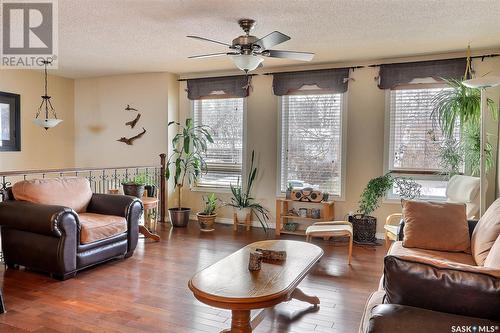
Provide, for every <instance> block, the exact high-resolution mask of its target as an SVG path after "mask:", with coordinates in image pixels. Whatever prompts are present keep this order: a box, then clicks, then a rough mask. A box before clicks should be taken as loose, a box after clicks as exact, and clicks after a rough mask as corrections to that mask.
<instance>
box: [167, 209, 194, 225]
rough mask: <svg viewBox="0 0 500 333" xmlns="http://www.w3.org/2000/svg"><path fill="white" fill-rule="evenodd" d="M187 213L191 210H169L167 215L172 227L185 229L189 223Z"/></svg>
mask: <svg viewBox="0 0 500 333" xmlns="http://www.w3.org/2000/svg"><path fill="white" fill-rule="evenodd" d="M189 213H191V208H184V207H182V208H169V209H168V215H169V217H170V223H172V226H173V227H177V228H185V227H187V225H188V223H189Z"/></svg>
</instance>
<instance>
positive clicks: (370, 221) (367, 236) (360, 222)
mask: <svg viewBox="0 0 500 333" xmlns="http://www.w3.org/2000/svg"><path fill="white" fill-rule="evenodd" d="M352 228H353V233H354V242H355V243H357V244H377V238H376V237H375V234H376V233H377V219H376V218H375V217H373V216H368V215H362V214H357V215H354V216H353V217H352Z"/></svg>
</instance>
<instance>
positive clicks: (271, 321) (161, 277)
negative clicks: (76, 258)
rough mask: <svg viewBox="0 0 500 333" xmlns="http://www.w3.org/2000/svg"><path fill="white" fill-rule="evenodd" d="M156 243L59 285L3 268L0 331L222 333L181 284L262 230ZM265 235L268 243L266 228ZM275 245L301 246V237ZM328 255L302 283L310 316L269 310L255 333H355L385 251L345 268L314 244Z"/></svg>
mask: <svg viewBox="0 0 500 333" xmlns="http://www.w3.org/2000/svg"><path fill="white" fill-rule="evenodd" d="M160 236H161V237H162V241H161V242H159V243H153V242H151V241H149V240H144V239H140V240H139V244H138V247H137V250H136V251H135V253H134V256H133V257H131V258H129V259H126V260H116V261H113V262H108V263H106V264H103V265H99V266H97V267H94V268H91V269H88V270H85V271H83V272H80V273H78V274H77V276H76V278H74V279H70V280H67V281H64V282H60V281H55V280H52V279H50V278H49V277H48V276H46V275H43V274H40V273H35V272H30V271H24V270H20V271H18V270H7V271H5V270H3V269H0V273H1V274H0V281H1V283H2V284H1V285H2V288H3V293H4V298H5V303H6V307H7V313H6V314H3V315H0V332H5V333H7V332H26V331H29V332H36V333H41V332H61V333H63V332H64V333H67V332H120V333H121V332H125V333H126V332H169V333H177V332H179V333H186V332H193V333H201V332H220V331H221V330H222V329H225V328H228V327H229V322H230V312H229V311H226V310H220V309H216V308H211V307H208V306H206V305H204V304H202V303H200V302H198V301H197V300H196V299H195V298H194V297H193V295H192V293H191V292H190V291H189V289H188V287H187V282H188V280H189V278H190V277H191V276H192V275H193V274H194V273H195V272H196V271H198V270H200V269H202V268H204V267H206V266H208V265H210V264H211V263H213V262H215V261H217V260H219V259H221V258H223V257H224V256H227V255H228V254H230V253H232V252H234V251H235V250H237V249H239V248H241V247H243V246H244V245H246V244H248V243H251V242H254V241H257V240H262V239H265V235H264V233H263V231H262V230H261V229H252V230H251V231H249V232H246V231H244V230H243V228H241V229H240V230H239V232H237V233H234V232H233V231H232V230H231V226H228V225H220V224H217V225H216V231H215V232H213V233H202V232H200V231H199V229H198V226H197V225H196V224H195V222H191V223H190V226H189V227H188V228H187V229H170V228H169V227H166V226H164V227H162V228H161V231H160ZM269 237H274V235H273V233H272V231H271V232H269ZM281 238H282V239H298V240H303V239H304V238H303V237H299V236H285V235H282V237H281ZM314 243H315V244H317V245H319V246H321V247H322V248H323V249H324V250H325V255H324V257H323V259H322V260H321V261H320V263H319V264H317V266H316V267H315V268H314V270H313V271H312V272H311V273H310V274H309V275H308V276H307V277H306V278H305V279H304V281H303V282H302V283H301V284H300V288H301V289H302V290H303V291H304V292H306V293H309V294H312V295H316V296H318V297H319V298H320V300H321V306H320V307H319V309H317V310H315V309H313V308H311V307H310V306H309V305H308V304H306V303H301V302H299V301H295V300H292V301H290V302H288V303H282V304H280V305H279V306H277V307H276V308H274V309H268V310H266V313H265V318H264V320H263V322H262V323H261V324H260V325H259V326H258V327H257V329H256V330H255V331H254V332H257V333H270V332H297V333H304V332H343V333H349V332H357V330H358V326H359V321H360V319H361V315H362V311H363V307H364V304H365V301H366V299H367V297H368V295H369V294H370V293H371V292H372V291H373V290H375V289H376V288H377V285H378V282H379V279H380V276H381V274H382V259H383V256H384V254H385V248H384V246H378V247H358V246H355V247H354V249H353V258H352V266H351V267H349V266H348V265H347V246H345V245H346V244H345V243H339V242H332V241H329V242H327V241H324V240H321V239H319V240H314Z"/></svg>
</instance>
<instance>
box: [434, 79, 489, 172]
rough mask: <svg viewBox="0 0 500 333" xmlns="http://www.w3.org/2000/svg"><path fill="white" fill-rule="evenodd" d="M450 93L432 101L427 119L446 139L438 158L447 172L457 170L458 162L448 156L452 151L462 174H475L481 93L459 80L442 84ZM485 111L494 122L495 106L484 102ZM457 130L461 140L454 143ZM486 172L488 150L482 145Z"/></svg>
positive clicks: (442, 93) (477, 168) (476, 169)
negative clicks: (453, 150) (436, 126)
mask: <svg viewBox="0 0 500 333" xmlns="http://www.w3.org/2000/svg"><path fill="white" fill-rule="evenodd" d="M444 81H445V82H446V84H447V85H448V86H449V87H450V88H451V89H444V90H443V91H441V92H439V93H438V94H437V95H436V96H435V97H434V99H433V101H432V103H433V105H434V107H433V110H432V113H431V119H432V120H433V122H434V124H436V125H438V126H439V127H440V128H441V130H442V132H443V134H444V135H445V136H446V139H447V140H446V142H445V147H443V149H442V150H441V158H442V159H443V160H444V163H445V164H446V165H447V166H448V167H447V168H448V169H450V170H457V169H459V164H458V163H460V162H461V161H460V159H458V158H457V155H456V154H450V150H451V149H456V150H457V151H458V152H459V153H460V154H461V155H462V156H463V162H465V166H466V170H467V171H468V173H469V174H471V175H478V174H479V160H480V154H481V153H480V145H481V135H480V119H481V90H480V89H476V88H469V87H467V86H465V85H464V84H463V83H462V82H461V81H460V80H456V79H450V80H444ZM486 104H487V107H488V110H489V111H490V112H491V114H492V116H493V118H494V119H496V117H497V113H498V111H497V109H496V106H495V103H494V101H493V100H491V99H489V98H488V99H487V102H486ZM457 126H458V129H459V130H460V134H461V140H460V141H459V142H458V144H457V143H456V141H455V143H454V135H455V132H456V129H457ZM447 144H457V145H456V146H455V147H446V145H447ZM485 162H486V170H489V169H491V168H492V167H493V164H494V161H493V154H492V146H491V144H490V143H489V142H486V159H485Z"/></svg>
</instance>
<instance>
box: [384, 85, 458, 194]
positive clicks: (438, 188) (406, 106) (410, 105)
mask: <svg viewBox="0 0 500 333" xmlns="http://www.w3.org/2000/svg"><path fill="white" fill-rule="evenodd" d="M443 89H446V88H443V87H437V88H436V87H433V88H420V89H419V88H411V87H410V88H409V89H396V90H389V92H388V94H389V119H388V120H389V140H388V143H389V147H388V171H393V172H395V173H398V174H401V175H403V176H404V175H406V176H409V177H412V178H414V179H415V180H416V181H417V182H418V183H419V184H421V185H422V196H423V197H424V198H429V199H432V198H444V197H445V196H446V184H447V182H446V180H445V179H444V177H442V176H439V175H437V174H439V173H440V172H442V171H443V168H442V161H441V158H440V151H441V147H442V146H443V144H444V140H445V137H444V135H443V134H442V132H441V131H440V130H439V128H438V127H437V126H433V123H432V120H431V117H430V116H431V112H432V105H433V104H432V100H433V98H434V97H435V96H436V94H438V93H439V92H440V91H442V90H443ZM457 129H458V126H457ZM456 139H457V140H459V139H460V134H459V131H458V130H457V132H456ZM389 197H394V198H396V197H398V196H397V193H395V192H394V191H393V192H392V193H391V194H390V195H389Z"/></svg>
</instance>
